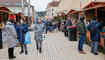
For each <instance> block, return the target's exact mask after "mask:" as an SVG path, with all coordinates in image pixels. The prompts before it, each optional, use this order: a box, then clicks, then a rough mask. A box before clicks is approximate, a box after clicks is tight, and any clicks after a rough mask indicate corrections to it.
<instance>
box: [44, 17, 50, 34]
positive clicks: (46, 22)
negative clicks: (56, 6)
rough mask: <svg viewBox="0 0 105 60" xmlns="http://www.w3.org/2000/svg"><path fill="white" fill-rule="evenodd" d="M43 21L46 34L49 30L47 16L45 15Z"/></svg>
mask: <svg viewBox="0 0 105 60" xmlns="http://www.w3.org/2000/svg"><path fill="white" fill-rule="evenodd" d="M44 23H45V26H46V34H47V32H48V30H49V18H48V17H45V21H44Z"/></svg>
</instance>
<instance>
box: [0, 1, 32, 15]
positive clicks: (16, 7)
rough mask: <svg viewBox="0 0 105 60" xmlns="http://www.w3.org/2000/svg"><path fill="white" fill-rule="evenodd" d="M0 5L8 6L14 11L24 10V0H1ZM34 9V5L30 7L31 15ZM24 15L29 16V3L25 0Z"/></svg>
mask: <svg viewBox="0 0 105 60" xmlns="http://www.w3.org/2000/svg"><path fill="white" fill-rule="evenodd" d="M0 6H6V7H7V8H8V9H10V10H11V11H12V12H13V13H19V12H22V0H0ZM33 10H34V6H31V8H30V16H32V14H33V13H32V12H33ZM22 13H24V16H28V3H27V1H26V0H24V12H22Z"/></svg>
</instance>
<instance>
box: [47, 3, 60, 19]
mask: <svg viewBox="0 0 105 60" xmlns="http://www.w3.org/2000/svg"><path fill="white" fill-rule="evenodd" d="M59 3H60V1H52V2H50V3H48V6H47V9H46V16H49V17H50V18H52V17H54V16H56V9H57V7H58V5H59Z"/></svg>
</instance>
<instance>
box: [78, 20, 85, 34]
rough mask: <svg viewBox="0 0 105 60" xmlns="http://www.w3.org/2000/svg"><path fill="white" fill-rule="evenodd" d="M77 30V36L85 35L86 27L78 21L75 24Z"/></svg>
mask: <svg viewBox="0 0 105 60" xmlns="http://www.w3.org/2000/svg"><path fill="white" fill-rule="evenodd" d="M77 30H78V33H79V35H86V26H85V24H84V22H83V21H81V20H80V21H79V22H78V23H77Z"/></svg>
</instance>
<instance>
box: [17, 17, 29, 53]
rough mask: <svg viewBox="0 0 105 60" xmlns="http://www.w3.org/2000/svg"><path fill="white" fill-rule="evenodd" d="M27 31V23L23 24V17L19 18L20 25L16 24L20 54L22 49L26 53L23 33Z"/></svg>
mask: <svg viewBox="0 0 105 60" xmlns="http://www.w3.org/2000/svg"><path fill="white" fill-rule="evenodd" d="M27 32H28V26H27V24H25V22H24V18H21V19H20V25H18V31H17V33H18V39H19V42H20V45H21V52H20V54H22V53H24V49H25V54H26V55H27V54H28V52H27V44H24V42H25V34H26V33H27Z"/></svg>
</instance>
